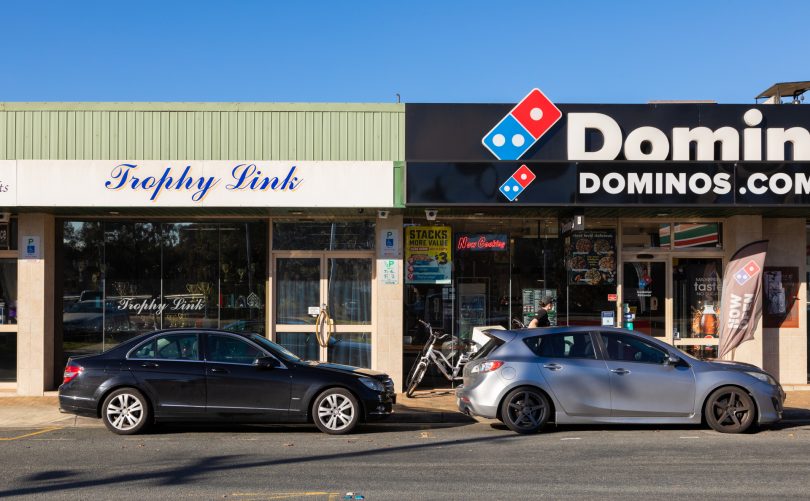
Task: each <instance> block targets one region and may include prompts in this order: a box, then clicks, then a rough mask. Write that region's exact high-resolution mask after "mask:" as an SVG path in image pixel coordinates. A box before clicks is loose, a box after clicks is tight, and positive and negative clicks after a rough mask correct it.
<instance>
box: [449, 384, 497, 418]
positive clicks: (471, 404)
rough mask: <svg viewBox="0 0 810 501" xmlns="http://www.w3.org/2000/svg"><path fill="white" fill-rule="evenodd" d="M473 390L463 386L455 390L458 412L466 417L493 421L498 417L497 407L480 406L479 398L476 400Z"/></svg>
mask: <svg viewBox="0 0 810 501" xmlns="http://www.w3.org/2000/svg"><path fill="white" fill-rule="evenodd" d="M476 397H477V395H476V392H475V390H474V389H467V388H465V387H464V386H461V387H459V388H458V389H457V390H456V406H458V410H459V411H460V412H462V413H464V414H466V415H468V416H478V417H483V418H488V419H495V418H496V417H497V416H498V405H497V403H495V405H487V404H482V403H481V400H482V399H480V398H476Z"/></svg>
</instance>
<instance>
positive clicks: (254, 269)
mask: <svg viewBox="0 0 810 501" xmlns="http://www.w3.org/2000/svg"><path fill="white" fill-rule="evenodd" d="M60 228H61V230H62V248H61V252H59V253H58V256H57V259H58V260H59V264H58V266H59V271H58V272H57V276H58V277H60V278H61V280H62V282H61V284H57V286H61V297H62V311H63V314H62V336H63V343H62V347H63V355H64V358H65V359H67V357H69V356H75V355H85V354H92V353H99V352H101V351H104V350H106V349H108V348H110V347H111V346H113V345H115V344H117V343H120V342H122V341H124V340H127V339H130V338H132V337H134V336H136V335H138V334H142V333H145V332H150V331H154V330H157V329H162V328H173V327H211V328H223V329H227V330H235V331H249V332H258V333H263V332H264V325H265V306H264V298H265V294H266V290H265V280H266V276H267V271H266V270H267V225H266V224H265V223H262V222H234V223H228V222H221V223H188V222H176V223H172V222H169V223H150V222H136V221H104V222H101V221H65V222H63V224H62V225H61V226H60ZM15 269H16V267H15ZM4 273H5V272H4V270H3V269H2V266H1V265H0V279H2V277H3V274H4ZM2 286H3V284H2V282H1V281H0V293H2V292H3V290H2ZM2 300H3V299H2V297H0V302H2ZM7 304H8V305H9V306H8V312H7V315H8V316H9V318H12V315H16V303H15V302H13V301H8V302H7Z"/></svg>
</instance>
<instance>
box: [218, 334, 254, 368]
mask: <svg viewBox="0 0 810 501" xmlns="http://www.w3.org/2000/svg"><path fill="white" fill-rule="evenodd" d="M263 356H265V353H264V352H263V351H261V350H260V349H258V348H256V347H255V346H253V345H252V344H250V343H248V342H247V341H243V340H241V339H238V338H235V337H231V336H218V335H215V334H209V335H208V354H207V357H206V359H207V360H208V361H209V362H227V363H232V364H252V363H253V362H255V361H256V359H257V358H259V357H263Z"/></svg>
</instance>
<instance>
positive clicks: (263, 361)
mask: <svg viewBox="0 0 810 501" xmlns="http://www.w3.org/2000/svg"><path fill="white" fill-rule="evenodd" d="M279 365H280V364H279V361H278V360H276V359H275V358H273V357H259V358H257V359H256V367H258V368H259V369H262V370H270V369H275V368H276V367H278V366H279Z"/></svg>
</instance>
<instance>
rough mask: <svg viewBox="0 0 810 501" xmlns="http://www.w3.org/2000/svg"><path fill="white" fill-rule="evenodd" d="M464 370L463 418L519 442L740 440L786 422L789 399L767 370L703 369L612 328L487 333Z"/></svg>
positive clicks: (709, 365) (717, 365) (459, 395)
mask: <svg viewBox="0 0 810 501" xmlns="http://www.w3.org/2000/svg"><path fill="white" fill-rule="evenodd" d="M487 336H489V342H487V344H486V345H484V346H483V347H482V348H481V349H480V350H479V351H478V353H477V354H476V356H475V357H474V358H473V359H472V360H471V361H470V362H469V363H468V364H467V366H466V367H465V368H464V384H463V386H462V387H460V388H459V389H458V390H457V391H456V399H457V403H458V407H459V409H460V410H461V411H462V412H464V413H466V414H469V415H474V416H481V417H485V418H497V419H500V420H501V421H503V423H504V424H506V426H508V427H509V428H510V429H511V430H513V431H516V432H518V433H533V432H536V431H538V430H539V429H540V428H542V427H543V425H544V424H546V422H548V421H549V420H553V421H555V422H556V423H557V424H577V423H579V424H595V423H617V424H619V423H621V424H633V423H648V424H699V423H701V422H703V421H704V420H705V422H706V423H707V424H708V425H709V426H711V427H712V428H714V429H715V430H717V431H719V432H723V433H741V432H744V431H746V430H748V429H749V428H750V427H751V426H752V425H754V424H766V423H774V422H777V421H779V420H780V419H781V418H782V405H783V403H784V400H785V392H784V391H782V387H781V386H780V385H779V383H778V382H777V381H776V380H775V379H774V378H773V377H771V375H769V374H768V373H766V372H765V371H763V370H762V369H760V368H758V367H756V366H754V365H750V364H743V363H735V362H721V361H715V362H708V361H701V360H697V359H694V358H692V357H690V356H688V355H686V354H685V353H683V352H681V351H679V350H677V349H676V348H674V347H672V346H670V345H668V344H667V343H664V342H662V341H659V340H657V339H655V338H652V337H650V336H647V335H644V334H639V333H636V332H633V331H627V330H623V329H615V328H610V327H548V328H541V329H521V330H515V331H501V330H492V331H488V332H487Z"/></svg>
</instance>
